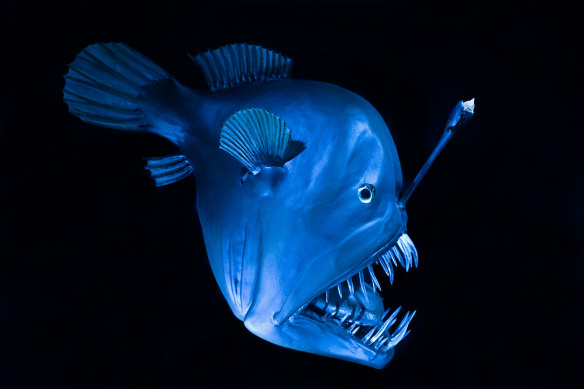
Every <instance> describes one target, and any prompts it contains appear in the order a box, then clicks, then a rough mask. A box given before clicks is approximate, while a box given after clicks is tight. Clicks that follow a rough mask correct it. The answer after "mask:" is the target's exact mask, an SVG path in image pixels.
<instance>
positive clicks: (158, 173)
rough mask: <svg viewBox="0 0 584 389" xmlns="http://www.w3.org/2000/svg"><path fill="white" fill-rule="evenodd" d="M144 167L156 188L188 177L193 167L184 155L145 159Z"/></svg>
mask: <svg viewBox="0 0 584 389" xmlns="http://www.w3.org/2000/svg"><path fill="white" fill-rule="evenodd" d="M145 159H146V166H145V167H144V168H145V169H146V170H147V171H149V172H150V178H152V179H153V180H154V182H155V184H156V186H157V187H160V186H166V185H170V184H173V183H175V182H178V181H180V180H182V179H184V178H187V177H189V176H190V175H192V173H193V167H192V165H191V163H190V162H189V161H188V159H187V158H186V157H185V156H184V155H169V156H165V157H152V158H145Z"/></svg>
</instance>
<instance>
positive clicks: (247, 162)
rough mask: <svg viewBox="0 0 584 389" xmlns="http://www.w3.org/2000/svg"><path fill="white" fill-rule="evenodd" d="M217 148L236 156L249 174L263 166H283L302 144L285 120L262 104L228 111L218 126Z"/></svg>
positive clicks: (300, 149)
mask: <svg viewBox="0 0 584 389" xmlns="http://www.w3.org/2000/svg"><path fill="white" fill-rule="evenodd" d="M219 148H220V149H222V150H225V151H226V152H228V153H229V154H231V155H232V156H233V157H234V158H235V159H237V160H238V161H239V162H241V164H242V165H243V166H245V167H246V168H247V170H249V171H250V172H251V173H252V174H254V175H255V174H257V173H259V172H260V171H261V170H262V169H263V168H264V167H268V166H284V164H285V163H286V162H287V161H289V160H290V159H292V158H294V157H295V156H296V155H298V154H299V153H300V152H301V151H302V150H303V149H304V145H303V144H302V143H301V142H298V141H293V140H292V139H291V133H290V130H289V129H288V127H286V123H285V122H284V121H283V120H282V119H280V118H279V117H278V116H276V115H275V114H273V113H271V112H268V111H266V110H264V109H261V108H250V109H245V110H242V111H238V112H236V113H234V114H233V115H231V116H230V117H229V118H228V119H227V121H226V122H225V124H224V125H223V128H222V129H221V138H220V140H219Z"/></svg>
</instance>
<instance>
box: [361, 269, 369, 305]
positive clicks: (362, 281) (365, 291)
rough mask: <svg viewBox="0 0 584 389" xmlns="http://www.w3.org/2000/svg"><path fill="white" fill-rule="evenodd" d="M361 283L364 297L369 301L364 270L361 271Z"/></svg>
mask: <svg viewBox="0 0 584 389" xmlns="http://www.w3.org/2000/svg"><path fill="white" fill-rule="evenodd" d="M359 284H361V292H363V297H365V301H367V302H369V297H367V290H366V289H365V277H363V272H362V271H360V272H359Z"/></svg>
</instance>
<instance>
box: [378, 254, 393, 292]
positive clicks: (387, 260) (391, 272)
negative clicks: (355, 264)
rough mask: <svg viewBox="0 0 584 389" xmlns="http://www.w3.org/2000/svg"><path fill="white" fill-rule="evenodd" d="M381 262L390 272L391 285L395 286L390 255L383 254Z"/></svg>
mask: <svg viewBox="0 0 584 389" xmlns="http://www.w3.org/2000/svg"><path fill="white" fill-rule="evenodd" d="M381 261H382V262H385V265H386V266H387V269H388V270H389V283H390V284H391V285H393V267H392V266H391V262H390V260H389V255H388V254H387V253H385V254H383V256H382V257H381Z"/></svg>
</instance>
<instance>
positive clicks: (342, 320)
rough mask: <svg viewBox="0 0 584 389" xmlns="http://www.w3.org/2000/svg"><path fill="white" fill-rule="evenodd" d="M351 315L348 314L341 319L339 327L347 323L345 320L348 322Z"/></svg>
mask: <svg viewBox="0 0 584 389" xmlns="http://www.w3.org/2000/svg"><path fill="white" fill-rule="evenodd" d="M350 314H351V313H350V312H347V314H346V315H345V316H343V318H342V319H341V322H340V323H339V325H341V324H343V323H344V322H345V320H347V318H348V317H349V315H350Z"/></svg>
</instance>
